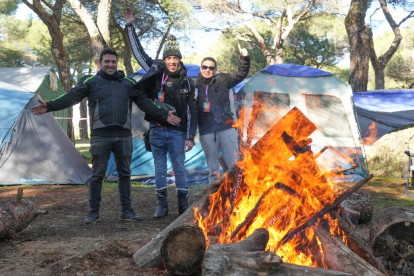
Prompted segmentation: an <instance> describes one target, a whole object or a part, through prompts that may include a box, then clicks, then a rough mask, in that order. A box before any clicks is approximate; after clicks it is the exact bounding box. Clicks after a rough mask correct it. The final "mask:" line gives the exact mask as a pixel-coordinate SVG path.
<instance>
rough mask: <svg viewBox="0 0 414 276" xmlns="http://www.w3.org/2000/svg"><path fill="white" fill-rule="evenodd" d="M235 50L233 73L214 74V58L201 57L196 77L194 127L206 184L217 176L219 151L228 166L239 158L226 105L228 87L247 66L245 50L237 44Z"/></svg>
mask: <svg viewBox="0 0 414 276" xmlns="http://www.w3.org/2000/svg"><path fill="white" fill-rule="evenodd" d="M239 51H240V59H239V67H238V68H237V70H235V71H234V72H232V73H230V74H226V73H220V74H217V62H216V60H215V59H214V58H212V57H205V58H204V59H203V60H202V62H201V72H200V74H199V75H198V77H197V88H198V93H199V94H198V129H199V132H200V142H201V145H202V147H203V150H204V154H205V156H206V160H207V165H208V169H209V173H210V174H209V182H210V184H211V183H213V182H214V181H216V180H217V178H218V177H219V175H220V163H219V161H218V155H219V154H220V153H222V154H223V156H224V161H225V162H226V164H227V166H228V167H229V168H231V166H233V164H234V163H236V161H237V160H238V159H239V143H238V132H237V130H236V128H235V122H234V120H233V113H232V111H231V107H230V98H229V89H231V88H232V87H234V86H236V85H237V84H239V83H240V82H241V81H243V80H244V79H245V78H246V77H247V75H248V73H249V69H250V57H249V53H248V52H247V50H246V49H241V48H240V46H239Z"/></svg>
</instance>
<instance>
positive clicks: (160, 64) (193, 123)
mask: <svg viewBox="0 0 414 276" xmlns="http://www.w3.org/2000/svg"><path fill="white" fill-rule="evenodd" d="M125 30H126V32H127V35H128V39H129V42H130V44H131V48H132V51H133V53H134V56H135V58H136V60H137V61H138V62H139V64H140V65H141V67H142V68H143V69H144V70H146V71H147V73H146V74H145V75H144V76H143V77H142V78H141V79H140V80H139V81H138V82H137V84H136V85H134V87H133V89H134V90H143V91H145V93H146V94H147V95H148V97H149V98H150V99H152V100H154V99H157V98H158V92H160V89H161V82H162V77H163V73H164V72H165V71H166V69H165V63H164V61H162V60H153V59H152V58H151V57H149V56H148V55H147V54H146V53H145V51H144V49H143V47H142V45H141V43H140V41H139V39H138V37H137V35H136V33H135V29H134V27H133V26H132V25H130V26H126V27H125ZM180 68H181V71H180V75H179V80H178V84H177V89H176V91H174V92H173V93H165V103H167V104H169V105H171V106H173V107H174V108H175V109H176V110H177V112H176V115H177V116H178V117H180V118H181V123H180V125H179V126H172V125H169V124H168V123H166V122H164V121H161V120H159V119H158V118H156V117H154V116H151V115H150V114H147V113H146V114H145V120H147V121H148V122H150V123H153V124H158V125H161V126H166V127H170V128H173V129H176V130H179V131H185V132H186V139H187V140H191V141H193V140H194V137H195V135H196V131H197V115H198V110H197V99H196V98H195V82H194V80H193V79H192V78H190V77H187V68H186V67H185V66H184V64H183V63H182V62H181V63H180ZM170 80H171V79H169V80H167V82H166V83H165V85H164V87H166V86H171V85H172V84H171V83H169V82H170Z"/></svg>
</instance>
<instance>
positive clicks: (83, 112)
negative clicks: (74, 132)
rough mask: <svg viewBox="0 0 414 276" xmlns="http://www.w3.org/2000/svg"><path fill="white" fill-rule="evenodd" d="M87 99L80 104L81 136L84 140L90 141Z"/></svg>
mask: <svg viewBox="0 0 414 276" xmlns="http://www.w3.org/2000/svg"><path fill="white" fill-rule="evenodd" d="M87 101H88V100H87V99H86V98H85V99H83V100H82V101H81V102H80V104H79V112H80V117H81V119H80V121H79V136H80V139H82V140H88V139H89V134H88V105H87Z"/></svg>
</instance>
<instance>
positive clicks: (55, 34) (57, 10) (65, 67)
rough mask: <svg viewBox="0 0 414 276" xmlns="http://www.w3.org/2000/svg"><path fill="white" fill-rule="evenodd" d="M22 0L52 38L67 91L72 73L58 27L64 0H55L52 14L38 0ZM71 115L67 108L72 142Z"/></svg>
mask: <svg viewBox="0 0 414 276" xmlns="http://www.w3.org/2000/svg"><path fill="white" fill-rule="evenodd" d="M22 1H23V3H25V4H26V6H28V7H29V8H30V9H32V10H33V11H34V12H35V13H36V14H37V15H38V16H39V18H40V19H41V20H42V22H43V23H44V24H45V25H46V26H47V28H48V30H49V34H50V37H51V38H52V45H51V52H52V56H53V59H54V60H55V62H56V65H57V68H58V73H59V79H60V81H61V82H62V86H63V89H65V91H66V92H68V91H69V90H70V89H72V86H73V81H72V74H71V73H70V62H69V56H68V54H67V52H66V49H65V45H64V44H63V34H62V32H61V30H60V27H59V26H60V18H61V14H62V7H63V4H64V2H65V1H62V0H58V1H56V2H55V5H54V7H53V16H52V15H51V14H49V13H48V12H47V11H46V10H45V9H44V8H43V6H42V4H41V2H40V0H34V1H33V4H31V3H30V2H29V1H27V0H22ZM72 116H73V115H72V109H71V108H69V114H68V117H69V118H70V119H69V123H68V134H69V139H70V140H71V141H72V142H73V143H74V142H75V135H74V131H73V122H72Z"/></svg>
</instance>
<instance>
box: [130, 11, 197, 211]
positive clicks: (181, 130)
mask: <svg viewBox="0 0 414 276" xmlns="http://www.w3.org/2000/svg"><path fill="white" fill-rule="evenodd" d="M134 21H135V16H134V15H133V13H132V11H131V9H130V8H127V11H126V13H125V23H126V26H125V29H126V32H127V35H128V39H129V42H130V44H131V48H132V50H133V53H134V56H135V58H136V59H137V61H138V62H139V64H140V65H141V66H142V68H143V69H145V70H146V71H147V73H146V74H145V75H144V76H143V77H142V78H141V79H140V80H139V81H138V83H137V84H136V85H134V89H137V90H143V91H145V92H146V93H147V95H148V97H149V98H150V99H152V100H153V101H154V103H156V104H158V105H159V106H160V107H162V108H164V109H166V110H176V111H177V116H178V117H179V118H180V119H181V123H179V124H168V123H165V122H163V121H161V120H159V119H158V118H156V117H154V116H151V114H148V113H146V114H145V119H146V120H147V121H148V122H149V123H150V138H149V140H150V144H151V149H152V155H153V157H154V166H155V193H156V197H157V208H156V210H155V213H154V217H156V218H160V217H164V216H166V215H167V214H168V203H167V179H166V174H167V154H168V153H169V155H170V158H171V163H172V166H173V170H174V176H175V183H176V191H177V197H178V211H179V213H180V214H182V213H183V212H184V211H185V210H187V209H188V207H189V203H188V193H189V190H188V186H187V176H186V171H185V167H184V161H185V152H186V151H189V150H191V149H192V147H193V146H194V136H195V134H196V130H197V100H196V98H195V84H194V81H193V79H191V78H189V77H187V68H186V67H185V66H184V64H183V63H182V62H181V59H182V55H181V52H180V49H179V45H178V42H177V40H176V38H175V37H174V36H173V35H169V36H168V38H167V41H166V43H165V44H164V51H163V55H162V60H153V59H152V58H151V57H149V56H148V55H147V54H146V53H145V51H144V48H143V47H142V45H141V42H140V40H139V38H138V36H137V35H136V33H135V30H134V26H133V25H132V23H133V22H134Z"/></svg>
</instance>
